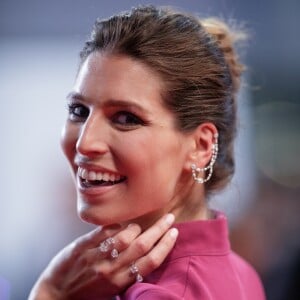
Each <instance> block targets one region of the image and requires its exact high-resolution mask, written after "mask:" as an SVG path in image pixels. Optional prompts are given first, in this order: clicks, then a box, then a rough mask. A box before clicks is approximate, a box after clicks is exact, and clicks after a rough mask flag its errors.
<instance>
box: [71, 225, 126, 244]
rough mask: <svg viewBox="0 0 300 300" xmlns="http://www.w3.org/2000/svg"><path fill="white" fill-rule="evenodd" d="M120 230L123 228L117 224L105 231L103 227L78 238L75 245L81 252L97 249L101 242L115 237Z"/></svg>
mask: <svg viewBox="0 0 300 300" xmlns="http://www.w3.org/2000/svg"><path fill="white" fill-rule="evenodd" d="M120 230H121V226H120V225H117V224H115V225H111V226H109V227H106V228H105V229H104V228H103V227H97V228H96V229H94V230H92V231H90V232H88V233H87V234H85V235H83V236H81V237H79V238H77V239H76V240H75V241H74V242H73V244H74V245H76V248H78V249H80V250H81V249H82V250H83V249H88V248H94V247H97V246H98V245H99V244H100V242H102V241H103V240H105V239H107V238H108V237H110V236H112V235H115V234H116V233H118V232H119V231H120Z"/></svg>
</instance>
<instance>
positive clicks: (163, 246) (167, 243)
mask: <svg viewBox="0 0 300 300" xmlns="http://www.w3.org/2000/svg"><path fill="white" fill-rule="evenodd" d="M177 236H178V229H177V228H172V229H170V230H168V231H167V233H165V235H164V236H163V237H162V238H161V239H160V241H159V242H158V243H157V245H155V247H154V248H153V249H152V250H151V251H150V252H149V253H148V254H147V255H145V256H142V257H141V258H139V259H137V260H136V261H135V265H136V266H137V268H138V273H139V275H141V276H146V275H148V274H149V273H151V272H152V271H153V270H155V269H156V268H158V267H159V266H160V265H161V264H162V262H163V261H164V260H165V258H166V257H167V255H168V254H169V253H170V251H171V250H172V249H173V247H174V245H175V242H176V239H177Z"/></svg>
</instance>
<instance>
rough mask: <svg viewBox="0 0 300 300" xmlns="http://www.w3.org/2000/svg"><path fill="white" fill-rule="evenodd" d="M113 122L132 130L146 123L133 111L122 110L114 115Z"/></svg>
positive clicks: (124, 128) (122, 127)
mask: <svg viewBox="0 0 300 300" xmlns="http://www.w3.org/2000/svg"><path fill="white" fill-rule="evenodd" d="M111 120H112V123H113V124H115V126H117V127H118V128H120V129H123V130H130V129H135V128H137V127H139V126H143V125H145V122H144V121H143V120H141V119H140V118H139V117H137V116H136V115H134V114H133V113H131V112H127V111H120V112H117V113H116V114H114V115H113V116H112V119H111Z"/></svg>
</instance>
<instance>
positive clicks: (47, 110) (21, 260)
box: [0, 0, 300, 300]
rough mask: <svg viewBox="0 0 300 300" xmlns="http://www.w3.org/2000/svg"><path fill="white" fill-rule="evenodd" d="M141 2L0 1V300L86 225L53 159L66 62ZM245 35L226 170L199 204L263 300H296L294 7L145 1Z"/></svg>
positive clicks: (298, 112)
mask: <svg viewBox="0 0 300 300" xmlns="http://www.w3.org/2000/svg"><path fill="white" fill-rule="evenodd" d="M148 3H149V1H142V0H140V1H130V0H128V1H96V0H85V1H83V0H80V1H74V0H73V1H72V0H52V1H46V0H40V1H38V0H27V1H21V0H19V1H17V0H0V66H1V67H0V103H1V109H0V136H1V142H0V145H1V146H0V160H1V165H2V170H3V172H1V173H0V299H1V300H7V299H13V300H20V299H26V298H27V296H28V293H29V291H30V289H31V287H32V285H33V284H34V282H35V280H36V279H37V277H38V275H39V274H40V272H41V271H42V270H43V268H45V266H46V265H47V263H48V262H49V260H50V259H51V258H52V257H53V256H54V255H55V253H57V252H58V251H59V250H60V249H61V248H62V247H63V246H65V245H66V244H68V243H69V242H71V241H72V240H73V239H74V238H75V237H77V236H79V235H81V234H83V233H85V232H87V231H89V230H90V229H91V228H92V227H91V226H89V225H87V224H84V223H83V222H81V221H80V220H79V219H78V217H77V214H76V201H75V191H74V188H73V183H72V180H71V176H70V173H69V169H68V165H67V163H66V161H65V159H64V157H63V154H62V152H61V151H60V145H59V139H60V130H61V127H62V124H63V122H64V119H65V117H66V101H65V96H66V94H67V93H68V92H69V91H70V89H71V88H72V84H73V81H74V78H75V73H76V70H77V65H78V61H79V60H78V53H79V51H80V49H81V47H82V45H83V42H84V41H85V39H86V38H87V37H88V35H89V32H90V29H91V27H92V25H93V23H94V20H95V19H96V18H97V17H108V16H110V15H112V14H114V13H116V12H119V11H122V10H126V9H129V8H131V7H132V6H135V5H137V4H148ZM151 3H152V4H156V5H172V6H175V7H179V8H182V9H184V10H186V11H189V12H193V13H197V14H199V15H200V16H202V17H205V16H218V17H222V18H224V19H227V20H230V19H234V20H236V22H237V23H239V24H242V25H243V26H244V27H245V28H246V29H247V30H248V32H249V34H250V39H249V41H248V42H247V43H246V45H244V46H245V47H243V48H241V49H240V50H241V57H242V59H243V61H244V62H245V63H246V65H247V66H248V68H247V72H246V73H245V80H244V85H243V89H242V91H241V95H240V98H239V105H240V106H239V110H240V115H239V135H238V138H237V144H236V158H237V172H236V175H235V177H234V179H233V182H232V183H231V184H230V186H229V187H228V188H227V189H226V191H224V193H222V194H220V195H217V196H216V197H215V198H214V199H212V200H211V206H212V207H215V208H218V209H222V210H225V211H226V213H227V214H228V215H229V218H230V226H231V241H232V247H233V249H234V250H235V251H237V252H238V253H239V254H240V255H242V256H243V257H245V258H246V259H247V260H248V261H249V262H250V263H251V264H252V265H253V266H254V267H255V268H256V270H257V271H258V273H259V274H260V276H261V278H262V280H263V284H264V286H265V289H266V293H267V297H268V299H270V300H285V299H300V294H299V282H300V281H299V278H300V274H299V273H300V234H299V232H300V231H299V230H300V218H299V213H300V159H299V153H300V135H299V133H300V117H299V116H300V99H299V95H300V84H299V78H300V39H299V32H298V31H299V28H300V26H299V19H300V1H297V0H286V1H282V0H273V1H271V0H269V1H268V0H265V1H261V0H252V1H237V0H198V1H196V0H195V1H192V0H185V1H152V2H151Z"/></svg>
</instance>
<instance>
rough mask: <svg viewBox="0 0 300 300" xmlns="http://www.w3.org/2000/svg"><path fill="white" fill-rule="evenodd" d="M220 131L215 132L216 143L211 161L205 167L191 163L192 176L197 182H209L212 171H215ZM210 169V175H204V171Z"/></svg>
mask: <svg viewBox="0 0 300 300" xmlns="http://www.w3.org/2000/svg"><path fill="white" fill-rule="evenodd" d="M218 137H219V135H218V133H215V134H214V143H213V145H212V155H211V159H210V162H209V164H208V165H207V166H206V167H204V168H197V166H196V165H195V164H192V165H191V169H192V176H193V179H194V180H195V182H197V183H201V184H203V183H205V182H207V181H208V180H209V179H210V178H211V176H212V173H213V166H214V164H215V162H216V160H217V155H218V150H219V148H218ZM206 171H208V175H207V177H206V178H205V177H202V174H201V173H202V172H206Z"/></svg>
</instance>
